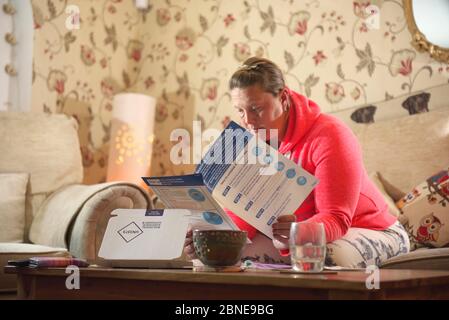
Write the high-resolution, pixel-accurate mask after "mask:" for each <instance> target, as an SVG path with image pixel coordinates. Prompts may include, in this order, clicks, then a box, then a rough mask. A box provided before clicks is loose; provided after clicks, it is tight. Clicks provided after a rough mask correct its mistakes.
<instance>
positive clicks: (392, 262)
mask: <svg viewBox="0 0 449 320" xmlns="http://www.w3.org/2000/svg"><path fill="white" fill-rule="evenodd" d="M380 267H381V268H383V269H415V270H416V269H418V270H419V269H423V270H449V248H438V249H427V248H422V249H418V250H415V251H411V252H409V253H407V254H403V255H400V256H396V257H393V258H390V259H388V260H386V261H385V262H384V263H382V265H381V266H380Z"/></svg>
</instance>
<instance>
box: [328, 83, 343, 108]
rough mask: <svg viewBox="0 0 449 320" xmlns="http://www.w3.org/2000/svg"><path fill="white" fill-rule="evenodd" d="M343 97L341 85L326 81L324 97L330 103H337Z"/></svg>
mask: <svg viewBox="0 0 449 320" xmlns="http://www.w3.org/2000/svg"><path fill="white" fill-rule="evenodd" d="M344 97H345V90H344V89H343V87H342V86H341V85H340V84H338V83H335V82H330V83H326V99H327V101H329V102H330V103H332V104H334V103H338V102H340V101H341V100H342V99H343V98H344Z"/></svg>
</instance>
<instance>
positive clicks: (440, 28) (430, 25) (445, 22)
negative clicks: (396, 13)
mask: <svg viewBox="0 0 449 320" xmlns="http://www.w3.org/2000/svg"><path fill="white" fill-rule="evenodd" d="M403 5H404V12H405V18H406V20H407V26H408V29H409V30H410V32H411V34H412V45H413V46H414V47H415V48H416V49H417V50H418V51H421V52H423V51H427V52H429V54H430V56H431V57H432V58H434V59H435V60H438V61H441V62H445V63H449V0H432V1H423V0H403Z"/></svg>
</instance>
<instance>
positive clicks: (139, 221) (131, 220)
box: [98, 209, 232, 268]
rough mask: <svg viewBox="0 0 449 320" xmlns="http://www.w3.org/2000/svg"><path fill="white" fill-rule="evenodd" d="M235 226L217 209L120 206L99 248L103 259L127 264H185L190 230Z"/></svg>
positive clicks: (109, 263) (187, 263)
mask: <svg viewBox="0 0 449 320" xmlns="http://www.w3.org/2000/svg"><path fill="white" fill-rule="evenodd" d="M189 226H190V227H191V228H192V229H201V230H208V229H215V230H220V229H221V230H226V229H232V227H231V226H230V225H229V224H228V223H227V222H226V220H225V219H224V217H222V216H220V215H219V214H218V213H216V212H210V211H204V210H188V209H157V210H146V209H116V210H114V211H112V212H111V217H110V219H109V221H108V225H107V228H106V231H105V234H104V237H103V241H102V243H101V246H100V250H99V252H98V256H99V257H100V258H101V259H102V261H100V263H101V264H102V265H107V266H110V267H124V268H184V267H190V266H192V262H191V261H189V260H187V258H186V257H185V256H184V255H183V249H184V242H185V238H186V233H187V230H188V228H189Z"/></svg>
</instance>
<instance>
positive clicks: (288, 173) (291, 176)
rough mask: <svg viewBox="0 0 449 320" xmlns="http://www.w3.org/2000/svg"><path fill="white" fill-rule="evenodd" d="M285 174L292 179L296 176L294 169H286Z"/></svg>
mask: <svg viewBox="0 0 449 320" xmlns="http://www.w3.org/2000/svg"><path fill="white" fill-rule="evenodd" d="M285 175H286V176H287V178H289V179H292V178H294V177H295V176H296V171H295V169H288V170H287V172H286V173H285Z"/></svg>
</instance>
